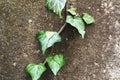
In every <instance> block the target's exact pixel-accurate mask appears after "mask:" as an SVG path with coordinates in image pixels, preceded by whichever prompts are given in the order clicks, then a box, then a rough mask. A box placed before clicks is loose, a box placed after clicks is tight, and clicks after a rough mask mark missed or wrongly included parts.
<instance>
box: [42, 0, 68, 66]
mask: <svg viewBox="0 0 120 80" xmlns="http://www.w3.org/2000/svg"><path fill="white" fill-rule="evenodd" d="M67 4H68V0H67V2H66V5H65V21H66V17H67V15H68V12H67V9H68V5H67ZM66 24H67V23H66V22H65V23H64V24H63V26H62V27H61V28H60V30H59V31H58V34H60V33H61V32H62V31H63V30H64V28H65V26H66ZM53 48H54V47H53V46H52V50H51V52H50V54H51V53H52V52H53ZM46 63H47V60H46V59H45V61H44V62H43V65H45V64H46Z"/></svg>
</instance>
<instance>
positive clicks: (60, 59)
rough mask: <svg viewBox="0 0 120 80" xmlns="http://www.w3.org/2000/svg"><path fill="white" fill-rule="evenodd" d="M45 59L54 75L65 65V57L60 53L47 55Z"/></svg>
mask: <svg viewBox="0 0 120 80" xmlns="http://www.w3.org/2000/svg"><path fill="white" fill-rule="evenodd" d="M46 60H47V63H48V65H49V67H50V69H51V70H52V72H53V73H54V75H57V72H58V71H59V70H60V69H61V68H62V67H63V66H64V65H65V58H64V56H63V55H62V54H57V55H49V56H48V57H47V59H46Z"/></svg>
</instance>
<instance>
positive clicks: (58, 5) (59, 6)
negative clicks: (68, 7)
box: [46, 0, 66, 17]
mask: <svg viewBox="0 0 120 80" xmlns="http://www.w3.org/2000/svg"><path fill="white" fill-rule="evenodd" d="M65 4H66V0H46V7H47V8H48V9H49V10H53V12H54V13H56V14H57V15H59V16H60V17H62V16H61V12H62V10H63V8H64V7H65Z"/></svg>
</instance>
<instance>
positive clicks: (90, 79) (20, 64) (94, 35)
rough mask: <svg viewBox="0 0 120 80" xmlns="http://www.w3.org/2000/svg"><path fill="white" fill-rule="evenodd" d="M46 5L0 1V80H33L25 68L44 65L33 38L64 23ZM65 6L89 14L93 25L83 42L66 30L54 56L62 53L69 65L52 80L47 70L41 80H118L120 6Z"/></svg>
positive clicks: (101, 0)
mask: <svg viewBox="0 0 120 80" xmlns="http://www.w3.org/2000/svg"><path fill="white" fill-rule="evenodd" d="M44 5H45V1H44V0H0V80H31V78H30V77H29V75H27V74H26V73H25V71H24V69H25V67H26V65H27V64H29V63H32V62H35V63H39V62H43V61H44V58H45V57H44V55H42V54H41V50H40V46H39V44H38V42H37V41H36V39H35V35H36V33H37V32H38V31H40V30H43V29H45V30H54V31H58V30H59V29H60V27H61V26H62V25H63V21H64V20H62V19H59V18H58V16H56V15H55V14H53V13H52V12H51V11H48V10H47V9H46V8H45V7H44ZM69 5H73V6H74V7H77V10H78V13H80V14H81V13H83V12H88V13H90V14H92V15H93V16H94V17H95V19H96V23H95V24H93V25H89V26H87V28H86V36H85V39H82V38H81V36H80V35H79V34H78V32H77V30H76V29H74V28H72V27H71V26H70V25H67V26H66V28H65V30H64V31H63V33H62V34H61V35H62V38H63V42H62V43H60V44H59V43H58V44H56V45H55V47H54V51H53V52H63V53H64V54H65V56H66V60H67V64H66V65H65V66H64V67H63V68H62V70H61V71H60V72H59V73H58V75H57V76H56V77H55V76H53V74H52V73H51V71H50V70H48V71H47V72H46V73H45V74H43V76H42V78H41V79H40V80H51V79H52V80H120V0H70V1H69ZM63 14H64V12H63ZM49 51H50V50H48V52H47V53H49Z"/></svg>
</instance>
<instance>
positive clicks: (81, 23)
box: [25, 0, 95, 80]
mask: <svg viewBox="0 0 120 80" xmlns="http://www.w3.org/2000/svg"><path fill="white" fill-rule="evenodd" d="M65 6H66V7H65ZM46 8H48V9H49V10H52V11H53V12H54V13H55V14H57V15H58V16H59V17H60V18H62V10H63V9H64V8H65V11H66V12H67V14H66V15H65V17H66V20H65V23H64V25H63V26H62V27H61V29H60V30H59V31H58V32H55V31H47V30H42V31H40V32H38V33H37V35H36V39H37V40H38V41H39V43H40V45H41V50H42V53H43V55H44V54H45V52H46V50H47V49H48V48H50V47H52V46H53V45H54V44H55V43H57V42H61V41H62V39H61V36H60V33H61V32H62V31H63V29H64V28H65V26H66V24H70V25H71V26H72V27H74V28H76V29H77V30H78V33H79V34H80V35H81V36H82V38H84V37H85V27H86V25H88V24H92V23H94V22H95V20H94V18H93V17H92V16H91V15H90V14H88V13H83V15H79V14H78V13H77V9H76V8H74V7H72V6H71V7H70V9H68V7H67V0H46ZM46 63H47V64H48V66H49V67H50V69H51V71H52V72H53V74H54V75H57V73H58V71H59V70H60V69H61V68H62V67H63V66H64V65H65V63H66V60H65V57H64V55H63V54H62V53H59V54H52V53H49V55H48V56H47V57H46V59H45V61H44V62H43V63H39V64H35V63H30V64H28V65H27V67H26V69H25V70H26V72H28V73H29V74H30V76H31V77H32V80H38V79H39V78H40V77H41V76H42V74H43V73H44V72H45V71H46V69H47V68H46V66H45V64H46Z"/></svg>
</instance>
